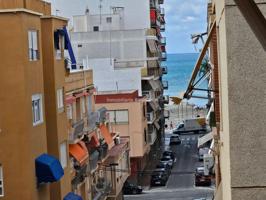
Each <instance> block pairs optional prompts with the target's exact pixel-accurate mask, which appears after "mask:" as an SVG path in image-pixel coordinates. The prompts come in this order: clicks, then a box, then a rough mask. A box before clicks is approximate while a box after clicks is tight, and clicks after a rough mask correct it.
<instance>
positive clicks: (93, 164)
mask: <svg viewBox="0 0 266 200" xmlns="http://www.w3.org/2000/svg"><path fill="white" fill-rule="evenodd" d="M89 160H90V161H89V163H90V172H93V171H95V170H96V169H97V166H98V160H99V152H98V151H97V150H92V151H91V152H90V156H89Z"/></svg>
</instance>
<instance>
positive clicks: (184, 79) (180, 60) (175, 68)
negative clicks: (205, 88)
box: [163, 53, 207, 107]
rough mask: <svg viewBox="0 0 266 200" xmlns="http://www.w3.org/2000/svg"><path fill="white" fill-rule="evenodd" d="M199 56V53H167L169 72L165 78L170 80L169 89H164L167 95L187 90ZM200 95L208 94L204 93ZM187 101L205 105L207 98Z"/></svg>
mask: <svg viewBox="0 0 266 200" xmlns="http://www.w3.org/2000/svg"><path fill="white" fill-rule="evenodd" d="M198 56H199V54H198V53H182V54H167V61H166V66H167V68H168V74H166V75H164V76H163V80H167V81H168V90H164V94H165V95H169V96H170V97H171V96H181V94H182V93H184V92H185V91H186V89H187V86H188V83H189V81H190V78H191V74H192V71H193V69H194V66H195V63H196V61H197V59H198ZM195 94H196V93H195ZM200 95H201V96H207V94H202V93H201V94H200ZM184 101H186V100H184ZM187 102H188V103H189V104H195V105H197V106H200V107H203V106H205V105H206V103H207V100H202V99H196V98H191V99H190V100H188V101H187Z"/></svg>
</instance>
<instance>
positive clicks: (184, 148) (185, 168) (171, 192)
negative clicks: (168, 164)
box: [125, 131, 214, 200]
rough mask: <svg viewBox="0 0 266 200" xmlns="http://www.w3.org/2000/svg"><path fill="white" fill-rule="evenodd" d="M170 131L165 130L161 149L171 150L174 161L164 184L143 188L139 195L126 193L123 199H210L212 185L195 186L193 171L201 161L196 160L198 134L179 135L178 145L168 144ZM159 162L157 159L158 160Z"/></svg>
mask: <svg viewBox="0 0 266 200" xmlns="http://www.w3.org/2000/svg"><path fill="white" fill-rule="evenodd" d="M170 136H171V133H169V132H167V131H166V134H165V146H164V147H162V150H171V151H173V152H174V153H175V155H176V162H175V164H174V167H173V169H172V172H171V175H170V177H169V179H168V182H167V184H166V186H162V187H150V188H149V189H145V190H144V192H143V194H141V195H135V196H134V195H133V196H130V195H127V196H125V199H128V200H130V199H145V200H146V199H153V200H154V199H158V200H159V199H175V200H179V199H180V200H193V199H196V198H206V199H207V200H209V199H212V195H213V191H214V186H212V187H195V184H194V173H195V169H196V167H198V166H203V162H199V161H198V150H197V142H198V137H200V136H201V135H200V134H184V135H180V138H181V140H182V143H181V144H180V145H171V146H169V142H170ZM158 162H159V161H158Z"/></svg>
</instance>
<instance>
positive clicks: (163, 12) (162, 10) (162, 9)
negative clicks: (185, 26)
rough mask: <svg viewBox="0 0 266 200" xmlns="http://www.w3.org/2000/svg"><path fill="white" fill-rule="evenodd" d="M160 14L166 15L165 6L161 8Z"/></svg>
mask: <svg viewBox="0 0 266 200" xmlns="http://www.w3.org/2000/svg"><path fill="white" fill-rule="evenodd" d="M160 14H161V15H162V16H164V15H165V11H164V8H160Z"/></svg>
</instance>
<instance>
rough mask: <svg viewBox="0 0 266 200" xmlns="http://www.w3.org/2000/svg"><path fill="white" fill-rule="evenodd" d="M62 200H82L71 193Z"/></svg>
mask: <svg viewBox="0 0 266 200" xmlns="http://www.w3.org/2000/svg"><path fill="white" fill-rule="evenodd" d="M63 200H83V199H82V197H81V196H79V195H76V194H75V193H73V192H69V193H68V194H67V195H66V196H65V197H64V199H63Z"/></svg>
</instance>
